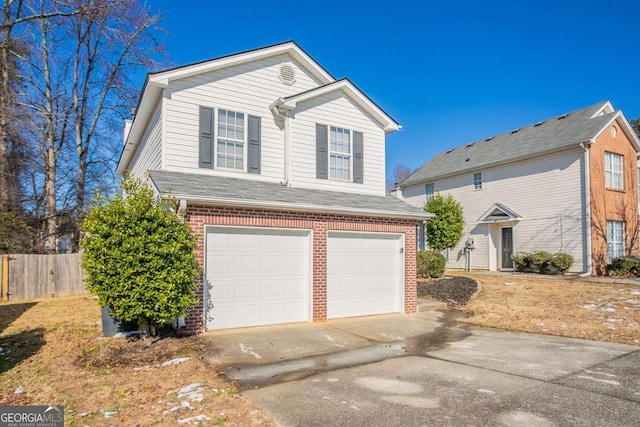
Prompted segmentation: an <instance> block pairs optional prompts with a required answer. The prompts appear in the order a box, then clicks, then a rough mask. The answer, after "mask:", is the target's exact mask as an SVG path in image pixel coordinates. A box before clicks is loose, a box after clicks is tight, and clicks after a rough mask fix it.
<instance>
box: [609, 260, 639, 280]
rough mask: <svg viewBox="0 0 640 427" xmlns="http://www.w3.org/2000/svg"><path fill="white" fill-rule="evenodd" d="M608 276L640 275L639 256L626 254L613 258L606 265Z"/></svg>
mask: <svg viewBox="0 0 640 427" xmlns="http://www.w3.org/2000/svg"><path fill="white" fill-rule="evenodd" d="M607 274H609V276H634V277H640V257H638V256H628V257H620V258H615V259H614V260H613V261H611V264H608V265H607Z"/></svg>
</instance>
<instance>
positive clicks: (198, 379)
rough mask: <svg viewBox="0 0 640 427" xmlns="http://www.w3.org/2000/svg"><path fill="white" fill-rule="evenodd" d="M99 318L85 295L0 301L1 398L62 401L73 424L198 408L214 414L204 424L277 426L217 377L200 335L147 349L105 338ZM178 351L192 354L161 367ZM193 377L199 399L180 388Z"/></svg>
mask: <svg viewBox="0 0 640 427" xmlns="http://www.w3.org/2000/svg"><path fill="white" fill-rule="evenodd" d="M99 319H100V311H99V307H98V305H97V303H96V302H95V300H93V299H91V298H88V297H69V298H56V299H48V300H40V301H31V302H17V303H3V304H0V347H2V350H1V351H0V373H1V375H0V405H26V404H32V405H48V404H58V405H64V406H65V423H66V424H67V425H71V426H75V425H91V426H109V425H114V424H115V425H132V426H136V425H145V426H146V425H158V426H164V425H166V426H174V425H177V421H178V420H180V419H185V418H190V417H194V416H197V415H200V414H206V415H207V416H208V417H209V419H208V420H203V421H202V422H201V424H199V425H225V426H273V425H274V424H273V422H271V421H270V420H268V419H267V418H266V417H265V415H264V414H263V413H262V411H261V410H259V409H256V408H254V407H252V406H251V405H250V404H249V403H248V402H247V401H246V400H245V399H244V398H242V397H241V396H240V395H238V393H237V392H236V390H235V389H234V388H233V387H231V386H230V385H229V384H228V383H226V382H225V381H224V380H223V379H222V378H220V377H219V375H218V372H217V371H216V369H215V367H213V366H211V365H210V364H209V363H208V362H207V359H206V358H205V357H204V355H203V351H204V348H205V347H204V346H203V345H202V344H201V343H200V341H199V340H198V338H197V337H195V338H183V339H177V338H165V339H162V340H160V341H158V342H157V343H155V344H154V345H153V346H151V347H150V348H146V347H145V343H144V342H142V341H139V340H133V341H127V340H125V339H114V338H103V337H102V336H101V333H100V329H99V322H98V321H99ZM178 357H190V358H191V359H190V360H188V361H186V362H184V363H181V364H175V365H170V366H165V367H160V366H156V365H159V364H160V363H162V362H164V361H167V360H171V359H174V358H178ZM144 367H146V369H142V370H134V368H144ZM193 383H199V384H200V387H199V388H200V389H199V390H196V391H198V392H199V393H200V394H201V395H202V400H201V401H197V399H196V400H193V399H189V398H188V397H184V396H180V394H179V392H178V390H179V389H181V388H183V387H185V386H187V385H189V384H193ZM18 388H22V390H23V391H22V393H18V394H16V393H15V391H16V389H18ZM182 402H187V403H188V405H189V406H191V408H188V407H186V406H185V407H180V405H181V403H182ZM172 408H178V409H177V410H174V411H170V410H171V409H172ZM105 412H107V415H109V413H111V416H110V417H106V416H105ZM193 424H196V421H193Z"/></svg>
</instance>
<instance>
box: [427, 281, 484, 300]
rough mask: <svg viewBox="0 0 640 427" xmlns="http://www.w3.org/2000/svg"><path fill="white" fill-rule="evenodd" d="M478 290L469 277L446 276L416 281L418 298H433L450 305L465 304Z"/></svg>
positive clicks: (474, 282) (476, 284) (476, 283)
mask: <svg viewBox="0 0 640 427" xmlns="http://www.w3.org/2000/svg"><path fill="white" fill-rule="evenodd" d="M477 290H478V282H476V281H475V280H474V279H471V278H469V277H462V276H446V277H442V278H440V279H430V280H423V279H418V298H433V299H436V300H438V301H442V302H446V303H448V304H450V305H460V304H466V303H468V302H469V300H471V298H472V297H473V294H475V293H476V292H477Z"/></svg>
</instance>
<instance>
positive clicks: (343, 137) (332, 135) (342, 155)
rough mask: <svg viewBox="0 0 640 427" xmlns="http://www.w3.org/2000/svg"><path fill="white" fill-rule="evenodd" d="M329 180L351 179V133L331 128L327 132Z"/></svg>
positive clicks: (347, 130)
mask: <svg viewBox="0 0 640 427" xmlns="http://www.w3.org/2000/svg"><path fill="white" fill-rule="evenodd" d="M329 178H331V179H338V180H344V181H349V180H350V179H351V131H350V130H349V129H342V128H339V127H335V126H331V127H330V131H329Z"/></svg>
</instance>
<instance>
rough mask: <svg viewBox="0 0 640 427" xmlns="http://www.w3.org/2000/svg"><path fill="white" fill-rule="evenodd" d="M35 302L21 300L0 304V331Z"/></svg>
mask: <svg viewBox="0 0 640 427" xmlns="http://www.w3.org/2000/svg"><path fill="white" fill-rule="evenodd" d="M36 304H37V302H23V303H15V304H14V303H6V304H1V305H0V333H2V331H4V330H5V329H6V328H7V326H9V325H10V324H12V323H13V322H14V321H15V320H16V319H17V318H18V317H20V316H22V314H23V313H24V312H25V311H27V310H29V309H30V308H31V307H33V306H34V305H36Z"/></svg>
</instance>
